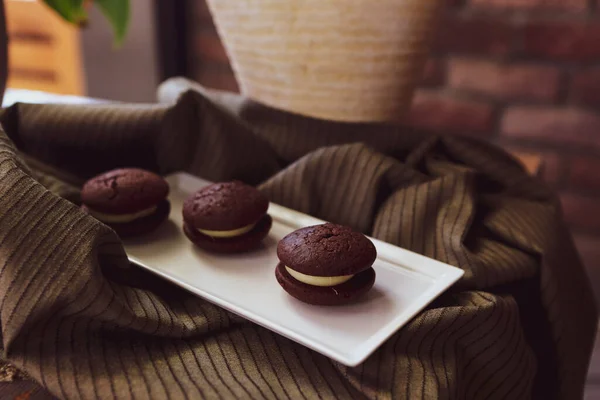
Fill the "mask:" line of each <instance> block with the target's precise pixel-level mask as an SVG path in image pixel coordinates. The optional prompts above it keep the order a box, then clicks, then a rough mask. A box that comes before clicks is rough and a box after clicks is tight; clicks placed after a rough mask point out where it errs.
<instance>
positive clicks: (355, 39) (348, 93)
mask: <svg viewBox="0 0 600 400" xmlns="http://www.w3.org/2000/svg"><path fill="white" fill-rule="evenodd" d="M208 5H209V8H210V10H211V13H212V15H213V19H214V21H215V25H216V27H217V30H218V32H219V35H220V36H221V39H222V40H223V42H224V45H225V48H226V50H227V52H228V54H229V58H230V59H231V62H232V66H233V69H234V72H235V74H236V77H237V80H238V83H239V85H240V89H241V91H242V93H243V94H245V95H246V96H248V97H250V98H253V99H254V100H258V101H260V102H262V103H265V104H268V105H270V106H273V107H277V108H281V109H284V110H287V111H291V112H296V113H300V114H305V115H309V116H313V117H319V118H325V119H330V120H342V121H389V120H394V119H398V118H399V117H400V115H401V114H402V112H403V111H405V110H407V109H408V107H409V105H410V103H411V100H412V95H413V91H414V88H415V86H416V84H417V83H418V82H419V78H420V75H421V71H422V69H423V66H424V63H425V61H426V57H427V53H428V50H429V42H430V39H431V38H432V32H433V30H434V28H435V26H436V23H435V18H436V16H437V14H438V10H440V8H441V5H442V4H441V1H440V0H377V1H368V0H208Z"/></svg>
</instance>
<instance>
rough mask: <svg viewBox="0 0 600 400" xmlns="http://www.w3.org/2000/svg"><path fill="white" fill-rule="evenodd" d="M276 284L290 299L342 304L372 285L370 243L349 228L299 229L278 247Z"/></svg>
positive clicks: (373, 258) (372, 252) (373, 259)
mask: <svg viewBox="0 0 600 400" xmlns="http://www.w3.org/2000/svg"><path fill="white" fill-rule="evenodd" d="M277 257H279V261H280V263H279V265H277V269H276V270H275V276H276V278H277V282H279V284H280V285H281V287H283V289H284V290H285V291H286V292H288V293H289V294H290V295H291V296H293V297H295V298H297V299H298V300H300V301H303V302H305V303H309V304H316V305H327V306H330V305H342V304H346V303H350V302H352V301H354V300H356V299H358V298H359V297H361V296H362V295H364V294H365V293H367V292H368V291H369V290H370V289H371V287H373V284H374V283H375V270H374V269H373V268H372V267H371V266H372V265H373V263H374V262H375V259H376V258H377V250H375V246H374V245H373V243H372V242H371V241H370V240H369V239H368V238H367V237H366V236H365V235H363V234H362V233H359V232H355V231H353V230H352V229H351V228H348V227H345V226H341V225H335V224H323V225H315V226H309V227H306V228H302V229H298V230H297V231H294V232H292V233H290V234H289V235H287V236H286V237H284V238H283V239H281V241H280V242H279V244H278V245H277Z"/></svg>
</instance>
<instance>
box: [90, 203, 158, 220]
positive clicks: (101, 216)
mask: <svg viewBox="0 0 600 400" xmlns="http://www.w3.org/2000/svg"><path fill="white" fill-rule="evenodd" d="M156 209H157V207H156V206H154V207H151V208H148V209H145V210H142V211H138V212H136V213H131V214H105V213H101V212H99V211H96V210H92V209H90V208H89V207H88V210H89V212H90V214H91V215H92V216H93V217H95V218H96V219H97V220H99V221H102V222H107V223H109V224H125V223H127V222H131V221H135V220H136V219H140V218H144V217H147V216H149V215H152V214H154V213H155V212H156Z"/></svg>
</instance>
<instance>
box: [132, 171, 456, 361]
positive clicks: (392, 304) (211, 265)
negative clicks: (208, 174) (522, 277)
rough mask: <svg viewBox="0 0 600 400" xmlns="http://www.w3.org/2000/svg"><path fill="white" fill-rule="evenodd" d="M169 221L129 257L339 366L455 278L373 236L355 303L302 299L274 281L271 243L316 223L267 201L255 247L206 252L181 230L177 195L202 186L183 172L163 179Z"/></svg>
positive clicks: (136, 242)
mask: <svg viewBox="0 0 600 400" xmlns="http://www.w3.org/2000/svg"><path fill="white" fill-rule="evenodd" d="M167 181H168V182H169V184H170V186H171V193H170V195H169V199H170V201H171V208H172V209H171V215H170V221H169V222H167V223H165V224H163V225H162V227H161V228H159V229H158V230H157V231H156V232H154V233H152V234H150V235H148V236H144V237H143V238H137V239H130V240H127V241H126V242H125V250H126V251H127V254H128V256H129V258H130V259H131V261H132V262H134V263H136V264H138V265H140V266H141V267H143V268H146V269H148V270H150V271H151V272H153V273H156V274H158V275H160V276H162V277H163V278H165V279H167V280H169V281H171V282H174V283H175V284H177V285H179V286H181V287H182V288H184V289H187V290H189V291H190V292H192V293H195V294H196V295H198V296H200V297H202V298H204V299H206V300H208V301H210V302H213V303H215V304H217V305H219V306H221V307H223V308H225V309H227V310H229V311H232V312H234V313H236V314H238V315H240V316H242V317H244V318H246V319H248V320H250V321H253V322H255V323H257V324H259V325H262V326H263V327H265V328H267V329H270V330H272V331H274V332H277V333H279V334H281V335H283V336H285V337H287V338H289V339H291V340H293V341H296V342H298V343H300V344H302V345H304V346H306V347H309V348H311V349H313V350H315V351H317V352H319V353H321V354H324V355H325V356H328V357H330V358H332V359H334V360H336V361H339V362H340V363H342V364H345V365H348V366H356V365H358V364H360V363H361V362H363V361H364V360H365V359H366V358H367V357H368V356H369V355H370V354H371V353H373V352H374V351H375V350H376V349H377V348H378V347H379V346H380V345H381V344H382V343H383V342H384V341H385V340H386V339H387V338H389V337H390V336H391V335H392V334H393V333H394V332H396V331H397V330H398V329H400V328H401V327H402V326H403V325H404V324H406V323H407V322H408V321H409V320H410V319H411V318H413V317H414V316H415V315H416V314H417V313H418V312H419V311H421V310H422V309H423V308H424V307H425V306H426V305H427V304H429V303H430V302H431V301H432V300H434V299H435V298H436V297H437V296H439V295H440V294H441V293H442V292H443V291H444V290H446V289H447V288H448V287H450V286H451V285H452V284H453V283H454V282H456V281H457V280H458V279H459V278H460V277H461V276H462V275H463V271H462V270H461V269H458V268H455V267H452V266H450V265H447V264H443V263H441V262H439V261H435V260H433V259H430V258H427V257H424V256H421V255H419V254H416V253H413V252H410V251H407V250H404V249H401V248H399V247H396V246H393V245H390V244H388V243H384V242H381V241H379V240H375V239H372V240H373V243H375V246H376V247H377V252H378V257H377V260H376V261H375V264H374V265H373V267H374V268H375V271H376V273H377V279H376V281H375V286H374V287H373V289H372V290H371V291H370V292H369V293H368V294H367V295H366V296H365V297H364V299H362V301H360V302H358V303H355V304H352V305H347V306H341V307H319V306H312V305H308V304H304V303H302V302H300V301H297V300H296V299H294V298H292V297H291V296H289V295H288V294H287V293H285V292H284V291H283V289H282V288H281V287H280V286H279V284H278V283H277V281H276V279H275V267H276V266H277V262H278V259H277V254H276V246H277V242H278V241H279V240H280V239H281V238H283V237H284V236H285V235H287V234H288V233H290V232H292V231H294V230H296V229H298V228H302V227H305V226H309V225H316V224H321V223H323V221H321V220H318V219H316V218H313V217H310V216H308V215H305V214H301V213H299V212H296V211H293V210H290V209H287V208H284V207H281V206H279V205H276V204H273V203H271V205H270V207H269V214H271V216H272V217H273V228H272V229H271V232H270V234H269V236H268V237H267V238H266V239H265V241H264V246H263V247H262V248H260V249H258V250H256V251H253V252H249V253H246V254H241V255H214V254H209V253H206V252H203V251H201V250H199V249H196V248H195V247H194V245H192V243H191V242H190V241H188V240H187V238H186V237H185V235H184V233H183V231H182V217H181V209H182V205H183V202H184V200H185V199H186V198H187V197H188V196H189V195H190V194H192V193H193V192H195V191H197V190H198V189H200V188H201V187H203V186H205V185H207V184H209V182H207V181H204V180H202V179H198V178H196V177H193V176H191V175H188V174H184V173H178V174H174V175H171V176H169V177H168V178H167Z"/></svg>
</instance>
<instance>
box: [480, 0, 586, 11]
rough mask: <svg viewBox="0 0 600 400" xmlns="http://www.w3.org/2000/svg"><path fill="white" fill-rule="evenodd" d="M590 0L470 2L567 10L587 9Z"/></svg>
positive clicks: (515, 7)
mask: <svg viewBox="0 0 600 400" xmlns="http://www.w3.org/2000/svg"><path fill="white" fill-rule="evenodd" d="M587 1H588V0H469V2H470V4H472V5H474V6H480V7H491V8H501V9H507V8H508V9H524V10H532V9H536V10H565V11H585V10H587V7H588V2H587Z"/></svg>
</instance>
